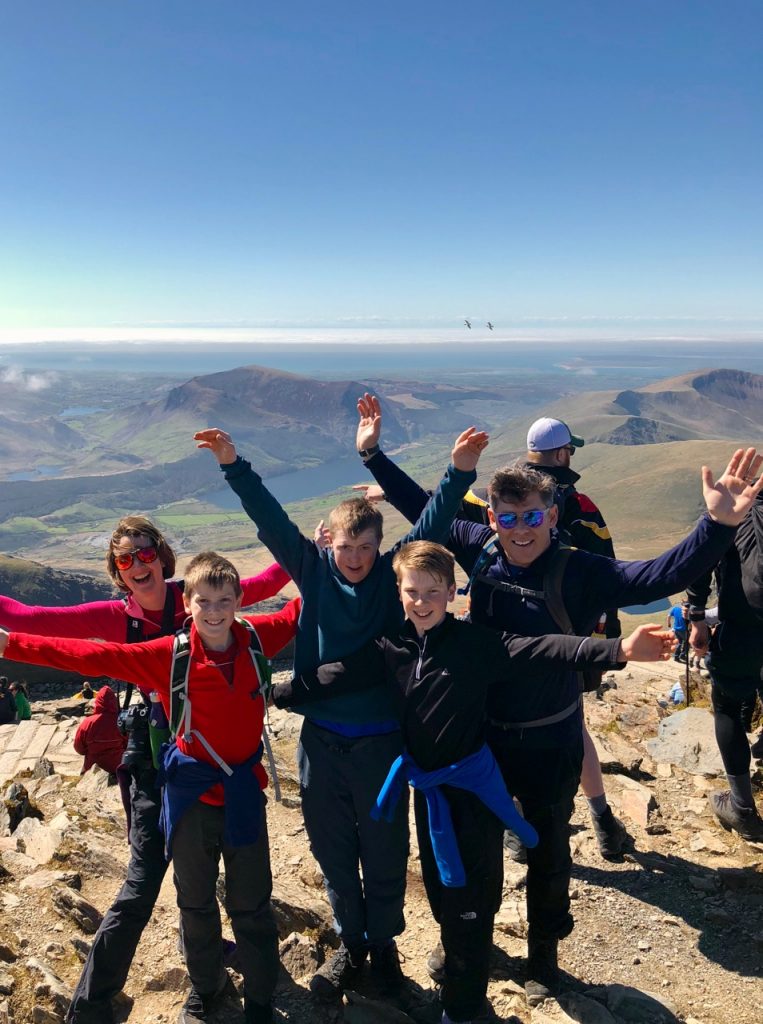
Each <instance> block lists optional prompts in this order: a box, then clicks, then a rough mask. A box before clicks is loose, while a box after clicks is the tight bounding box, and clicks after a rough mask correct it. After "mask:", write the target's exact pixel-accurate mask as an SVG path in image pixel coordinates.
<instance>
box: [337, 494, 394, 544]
mask: <svg viewBox="0 0 763 1024" xmlns="http://www.w3.org/2000/svg"><path fill="white" fill-rule="evenodd" d="M383 526H384V516H383V515H382V514H381V512H380V511H379V510H378V509H377V508H375V507H374V505H372V504H371V502H370V501H367V500H366V499H365V498H348V499H347V501H342V502H340V504H339V505H337V506H336V508H332V510H331V512H329V533H331V534H333V533H335V532H336V531H337V530H344V532H345V533H348V534H349V535H350V536H351V537H359V536H360V534H361V533H363V531H364V530H373V531H374V533H375V534H376V539H377V540H378V542H379V543H380V544H381V539H382V536H383V533H384V530H383Z"/></svg>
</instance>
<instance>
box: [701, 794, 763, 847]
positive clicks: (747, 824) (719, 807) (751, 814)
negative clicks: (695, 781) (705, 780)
mask: <svg viewBox="0 0 763 1024" xmlns="http://www.w3.org/2000/svg"><path fill="white" fill-rule="evenodd" d="M707 799H708V802H709V804H710V809H711V810H712V812H713V814H714V815H715V816H716V818H717V819H718V821H719V822H720V823H721V825H722V826H723V828H725V829H726V831H727V832H731V831H732V829H733V830H734V832H738V833H739V835H740V836H741V837H742V839H747V840H748V842H751V843H763V818H761V816H760V815H759V814H758V809H757V807H737V805H736V804H735V803H734V801H733V800H732V799H731V793H730V791H729V790H728V789H724V790H721V791H720V792H716V793H711V794H710V795H709V797H708V798H707Z"/></svg>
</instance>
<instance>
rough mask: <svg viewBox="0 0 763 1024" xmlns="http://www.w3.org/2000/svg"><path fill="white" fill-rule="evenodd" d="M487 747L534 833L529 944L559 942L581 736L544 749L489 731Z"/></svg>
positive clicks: (567, 923) (567, 926)
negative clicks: (536, 840)
mask: <svg viewBox="0 0 763 1024" xmlns="http://www.w3.org/2000/svg"><path fill="white" fill-rule="evenodd" d="M487 738H488V744H489V746H490V749H491V750H492V751H493V754H494V755H495V759H496V761H497V762H498V766H499V768H500V769H501V774H502V775H503V778H504V781H505V783H506V787H507V789H508V790H509V792H510V793H511V795H512V796H515V797H517V798H518V799H519V800H520V802H521V804H522V813H523V815H524V817H525V818H526V819H527V821H529V822H530V824H531V825H533V827H534V828H535V831H536V832H537V833H538V845H537V846H536V847H534V848H533V849H528V851H527V923H528V926H529V932H530V939H531V940H535V941H543V940H545V939H563V938H564V937H565V936H567V935H569V934H570V932H571V931H572V929H573V927H574V921H573V919H572V914H571V913H570V874H571V871H572V857H571V856H570V818H571V817H572V811H573V808H574V805H575V794H576V793H577V790H578V786H579V785H580V771H581V768H582V765H583V736H582V733H581V734H580V735H579V736H575V738H574V739H573V741H572V742H568V743H567V744H565V745H563V746H557V747H551V748H548V749H531V748H528V747H526V746H525V745H523V743H522V740H521V737H520V736H518V735H517V734H516V732H514V731H511V732H504V731H503V730H501V729H497V728H495V727H492V726H491V727H489V728H488V737H487Z"/></svg>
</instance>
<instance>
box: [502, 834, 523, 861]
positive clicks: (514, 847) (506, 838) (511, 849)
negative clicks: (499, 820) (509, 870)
mask: <svg viewBox="0 0 763 1024" xmlns="http://www.w3.org/2000/svg"><path fill="white" fill-rule="evenodd" d="M503 848H504V850H505V851H506V853H507V854H508V855H509V860H513V861H514V863H515V864H526V863H527V847H526V846H525V844H524V843H523V842H522V840H521V839H520V838H519V836H518V835H516V833H514V832H511V831H509V830H508V829H507V830H506V831H505V832H504V833H503Z"/></svg>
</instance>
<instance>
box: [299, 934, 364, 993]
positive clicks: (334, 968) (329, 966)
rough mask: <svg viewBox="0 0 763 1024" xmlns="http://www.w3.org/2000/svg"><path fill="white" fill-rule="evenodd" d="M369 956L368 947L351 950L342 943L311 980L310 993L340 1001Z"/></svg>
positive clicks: (357, 947)
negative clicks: (345, 989) (344, 990)
mask: <svg viewBox="0 0 763 1024" xmlns="http://www.w3.org/2000/svg"><path fill="white" fill-rule="evenodd" d="M367 956H368V946H353V947H352V948H349V947H347V946H345V945H344V943H342V945H341V946H340V947H339V949H338V950H337V951H336V953H334V955H333V956H332V957H329V959H328V960H327V961H326V962H325V964H323V965H322V966H321V967H319V968H318V970H317V971H316V972H315V974H314V975H313V976H312V978H311V979H310V991H311V992H312V993H313V995H314V996H318V998H319V999H338V998H339V997H340V996H341V994H342V989H344V988H345V987H347V986H350V985H351V983H352V982H354V980H355V979H356V978H357V976H358V973H359V971H360V969H361V967H362V966H363V964H364V963H365V960H366V957H367Z"/></svg>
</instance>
